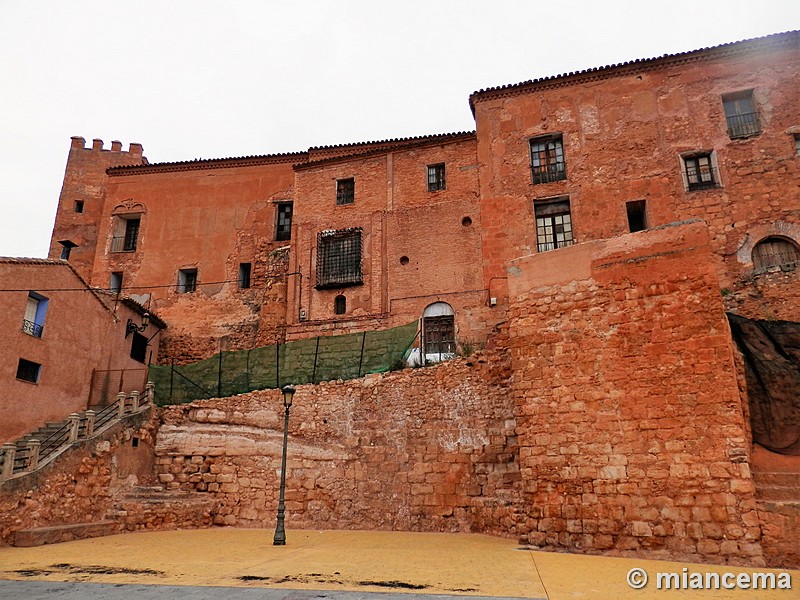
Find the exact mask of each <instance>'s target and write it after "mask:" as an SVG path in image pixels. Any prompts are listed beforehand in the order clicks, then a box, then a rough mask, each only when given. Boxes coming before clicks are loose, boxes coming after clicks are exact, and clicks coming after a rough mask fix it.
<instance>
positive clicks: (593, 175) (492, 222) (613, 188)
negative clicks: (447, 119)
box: [471, 34, 800, 295]
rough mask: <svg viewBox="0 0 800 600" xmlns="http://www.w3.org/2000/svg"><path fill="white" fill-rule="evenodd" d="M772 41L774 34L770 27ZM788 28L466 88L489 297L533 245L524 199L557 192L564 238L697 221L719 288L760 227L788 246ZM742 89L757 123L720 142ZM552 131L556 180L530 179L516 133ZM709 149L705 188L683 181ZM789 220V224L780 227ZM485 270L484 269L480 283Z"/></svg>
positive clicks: (791, 103)
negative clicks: (702, 225)
mask: <svg viewBox="0 0 800 600" xmlns="http://www.w3.org/2000/svg"><path fill="white" fill-rule="evenodd" d="M776 37H777V36H776ZM796 37H797V36H796V34H794V35H792V36H787V37H785V38H778V39H776V38H773V39H768V38H767V39H764V40H753V41H752V42H750V43H742V44H740V45H734V46H727V47H725V46H723V47H720V48H717V49H714V50H709V51H706V52H698V53H693V54H692V55H691V56H686V55H683V56H679V57H675V58H673V59H670V58H666V59H663V60H655V61H641V62H640V61H637V63H636V64H628V65H626V66H621V67H618V68H610V69H599V70H596V69H595V70H591V71H590V72H586V73H580V74H574V75H572V76H565V77H561V78H555V79H554V78H548V79H546V80H542V81H540V82H532V83H530V84H521V85H519V86H511V88H510V89H505V88H500V89H498V90H488V91H486V92H478V93H476V94H474V95H473V96H472V98H471V100H472V105H473V109H474V113H475V120H476V127H477V137H478V158H479V162H480V164H481V173H480V184H481V220H482V223H483V228H484V237H483V244H484V260H485V271H484V279H485V283H486V286H487V287H490V288H492V289H493V295H502V293H501V292H502V291H503V286H502V283H503V279H501V278H502V277H503V276H504V275H505V268H506V264H507V262H508V261H509V260H512V259H515V258H517V257H519V256H523V255H525V254H526V253H528V252H531V251H533V250H535V248H536V241H537V240H536V227H535V213H534V204H535V202H536V201H541V200H543V199H547V198H553V197H557V196H569V203H570V210H571V214H572V225H573V229H574V238H575V240H576V241H577V242H585V241H589V240H596V239H604V238H611V237H614V236H618V235H621V234H624V233H627V232H628V231H629V229H628V225H629V224H628V218H627V211H626V203H627V202H630V201H640V200H644V201H645V202H646V219H645V220H646V225H647V226H648V227H654V226H658V225H663V224H666V223H671V222H674V221H679V220H686V219H691V218H700V219H703V220H705V221H706V222H707V223H708V226H709V233H710V238H711V247H712V248H713V250H714V251H715V252H716V253H718V254H719V255H720V256H721V257H723V261H721V262H720V265H719V269H718V276H719V278H720V281H721V284H722V287H731V285H732V282H733V281H734V280H736V279H738V278H739V277H740V276H741V275H742V274H743V273H744V272H746V271H747V270H748V269H749V268H752V259H751V256H750V253H744V254H743V253H741V252H740V250H741V248H742V246H743V245H747V244H749V249H750V251H752V248H753V245H754V244H755V243H756V242H758V241H760V240H761V239H763V238H765V237H767V236H770V235H781V236H785V237H788V238H789V239H792V240H794V243H795V244H797V243H800V237H798V235H797V233H798V229H797V225H798V223H799V221H798V219H799V217H798V209H800V194H798V191H797V190H798V187H797V186H798V179H800V158H798V156H797V151H796V146H795V139H794V134H798V133H800V130H798V129H797V127H798V125H800V123H798V122H797V115H798V114H800V95H798V94H797V92H796V90H797V89H798V88H800V68H798V64H800V61H799V60H798V50H797V43H796ZM747 90H752V95H753V101H754V106H755V110H756V112H757V119H758V124H759V133H758V134H757V135H750V136H748V137H743V138H737V139H731V138H730V137H729V135H728V131H727V126H726V118H725V113H724V111H723V100H722V99H723V95H726V94H731V93H736V92H742V91H747ZM551 134H560V135H561V136H562V142H563V153H564V154H563V156H564V164H565V177H564V178H563V179H562V180H557V181H552V182H549V183H532V181H533V179H532V175H531V156H530V145H529V141H530V140H531V139H532V138H536V137H537V136H544V135H551ZM697 153H702V154H705V155H707V156H710V157H711V163H712V164H711V170H712V176H713V185H710V186H708V187H706V186H699V187H698V188H697V189H690V188H689V185H688V180H687V176H686V168H685V162H684V161H685V159H686V157H691V156H693V155H696V154H697ZM792 226H794V229H792ZM492 278H497V279H492Z"/></svg>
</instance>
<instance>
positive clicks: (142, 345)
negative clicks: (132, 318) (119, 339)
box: [131, 331, 147, 363]
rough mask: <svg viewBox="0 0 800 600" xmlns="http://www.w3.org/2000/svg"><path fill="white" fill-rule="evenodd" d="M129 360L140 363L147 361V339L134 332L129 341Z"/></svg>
mask: <svg viewBox="0 0 800 600" xmlns="http://www.w3.org/2000/svg"><path fill="white" fill-rule="evenodd" d="M131 358H132V359H133V360H135V361H137V362H140V363H143V362H145V361H146V360H147V337H146V336H144V335H142V334H141V333H136V332H135V331H134V332H133V339H132V340H131Z"/></svg>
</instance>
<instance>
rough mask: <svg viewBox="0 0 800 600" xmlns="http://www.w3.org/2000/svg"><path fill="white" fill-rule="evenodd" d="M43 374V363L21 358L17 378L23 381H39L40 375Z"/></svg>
mask: <svg viewBox="0 0 800 600" xmlns="http://www.w3.org/2000/svg"><path fill="white" fill-rule="evenodd" d="M41 374H42V365H40V364H39V363H35V362H33V361H32V360H25V359H24V358H20V359H19V363H18V364H17V379H21V380H22V381H30V382H31V383H39V377H40V375H41Z"/></svg>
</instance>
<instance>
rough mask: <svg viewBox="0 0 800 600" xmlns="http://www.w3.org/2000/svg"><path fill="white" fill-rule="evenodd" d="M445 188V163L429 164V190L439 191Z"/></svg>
mask: <svg viewBox="0 0 800 600" xmlns="http://www.w3.org/2000/svg"><path fill="white" fill-rule="evenodd" d="M443 189H445V179H444V163H441V164H438V165H428V191H429V192H438V191H439V190H443Z"/></svg>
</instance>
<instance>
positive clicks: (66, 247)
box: [58, 240, 78, 260]
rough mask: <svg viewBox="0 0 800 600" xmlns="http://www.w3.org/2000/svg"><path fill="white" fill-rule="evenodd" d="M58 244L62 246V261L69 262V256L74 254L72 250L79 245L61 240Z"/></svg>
mask: <svg viewBox="0 0 800 600" xmlns="http://www.w3.org/2000/svg"><path fill="white" fill-rule="evenodd" d="M58 243H59V244H61V260H69V255H70V254H71V253H72V249H73V248H75V247H76V246H77V245H78V244H76V243H75V242H71V241H69V240H61V241H60V242H58Z"/></svg>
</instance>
